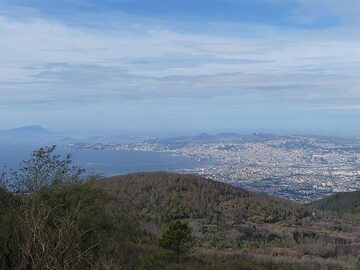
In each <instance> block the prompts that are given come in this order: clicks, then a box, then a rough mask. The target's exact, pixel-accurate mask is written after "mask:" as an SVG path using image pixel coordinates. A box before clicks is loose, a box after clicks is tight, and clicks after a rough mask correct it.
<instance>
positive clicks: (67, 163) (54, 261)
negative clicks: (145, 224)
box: [0, 146, 137, 269]
mask: <svg viewBox="0 0 360 270" xmlns="http://www.w3.org/2000/svg"><path fill="white" fill-rule="evenodd" d="M54 150H55V146H53V147H45V148H41V149H39V150H37V151H35V152H34V153H33V155H32V157H31V159H30V160H29V161H24V162H23V163H22V167H21V169H20V170H19V171H12V172H11V174H10V177H8V176H7V175H6V174H4V173H3V174H0V269H104V268H105V269H106V268H114V267H113V266H114V265H117V266H121V265H123V264H124V261H125V259H124V258H128V257H130V256H128V252H130V250H129V249H130V247H131V243H132V242H133V240H135V238H136V237H137V231H136V229H135V228H136V226H134V223H133V222H132V221H131V220H130V219H129V218H128V217H127V215H126V214H125V213H123V212H121V211H120V210H119V211H118V210H117V209H112V208H111V207H110V203H111V202H112V200H113V199H112V198H111V197H110V196H109V195H108V194H107V193H106V192H105V191H104V190H102V189H100V188H99V187H98V186H97V185H96V183H94V182H93V181H87V180H91V179H93V178H91V177H90V178H89V177H86V176H85V175H84V171H83V170H82V169H81V168H79V167H77V166H74V165H72V159H71V156H70V155H67V156H65V158H62V157H61V156H58V155H55V154H54ZM9 178H10V180H11V181H15V182H16V184H17V185H15V186H13V187H10V188H9V185H8V184H7V180H8V179H9ZM10 191H13V192H10ZM14 193H17V194H14Z"/></svg>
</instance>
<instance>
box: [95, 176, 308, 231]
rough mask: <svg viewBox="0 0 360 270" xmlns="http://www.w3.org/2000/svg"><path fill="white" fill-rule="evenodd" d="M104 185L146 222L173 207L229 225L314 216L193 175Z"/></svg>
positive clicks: (119, 179) (130, 178)
mask: <svg viewBox="0 0 360 270" xmlns="http://www.w3.org/2000/svg"><path fill="white" fill-rule="evenodd" d="M101 185H102V186H103V187H104V188H105V189H106V190H107V191H109V192H110V193H111V194H113V195H115V196H117V197H118V198H119V199H120V200H121V201H122V203H124V204H126V202H130V201H131V202H132V203H131V205H129V207H130V208H131V209H133V210H138V209H141V210H142V211H141V212H140V215H141V216H142V218H145V219H151V218H154V217H156V218H160V219H161V218H162V215H161V214H160V213H168V212H169V211H171V209H172V207H173V206H177V207H178V208H180V209H181V211H183V215H184V216H186V217H187V218H190V219H206V220H207V221H208V222H210V223H218V222H223V223H225V224H227V225H233V224H242V223H244V222H246V221H252V222H257V223H259V222H264V223H276V222H279V221H283V222H296V221H299V220H301V219H304V218H306V217H309V218H310V217H311V214H312V212H311V211H309V209H308V208H307V207H304V206H301V205H298V204H296V203H293V202H290V201H287V200H283V199H279V198H274V197H270V196H267V195H263V194H256V193H252V192H249V191H246V190H244V189H239V188H236V187H234V186H232V185H228V184H224V183H221V182H217V181H213V180H209V179H206V178H203V177H199V176H193V175H181V174H172V173H163V172H159V173H137V174H129V175H124V176H118V177H112V178H108V179H106V180H103V181H102V182H101ZM159 214H160V215H159Z"/></svg>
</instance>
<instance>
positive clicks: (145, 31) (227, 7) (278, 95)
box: [0, 0, 360, 136]
mask: <svg viewBox="0 0 360 270" xmlns="http://www.w3.org/2000/svg"><path fill="white" fill-rule="evenodd" d="M359 14H360V4H359V3H358V2H354V1H350V0H344V1H335V0H334V1H333V0H313V1H307V0H251V1H250V0H241V1H240V0H239V1H232V0H231V1H230V0H199V1H196V2H194V1H188V0H173V1H168V0H160V1H156V2H153V3H150V2H148V1H146V0H125V1H123V0H121V1H113V0H104V1H96V0H88V1H85V0H77V1H70V0H59V1H56V2H54V1H50V2H49V1H45V0H34V1H24V0H11V1H9V0H5V1H2V2H1V3H0V37H1V40H2V42H1V43H0V50H1V51H2V52H3V53H2V54H0V60H1V61H0V74H1V78H0V89H1V92H0V121H1V123H2V126H3V128H4V129H7V128H13V127H17V126H24V125H28V124H31V123H36V124H39V125H42V126H45V127H46V128H48V129H50V130H54V131H57V132H71V133H77V134H81V133H87V134H99V133H100V134H117V133H121V134H128V135H133V136H134V135H136V136H140V135H142V136H172V135H176V134H178V135H182V134H196V133H202V132H207V133H219V132H242V133H246V132H247V133H251V132H264V133H285V134H295V133H298V134H321V135H337V136H358V135H360V126H359V125H357V123H358V118H359V116H360V91H359V88H358V85H360V79H359V76H358V73H359V71H360V39H359V38H358V37H359V27H358V26H359V25H360V16H358V15H359Z"/></svg>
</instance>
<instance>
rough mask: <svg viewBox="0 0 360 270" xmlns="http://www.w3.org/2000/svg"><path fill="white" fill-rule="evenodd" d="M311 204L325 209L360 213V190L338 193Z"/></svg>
mask: <svg viewBox="0 0 360 270" xmlns="http://www.w3.org/2000/svg"><path fill="white" fill-rule="evenodd" d="M310 205H311V206H312V207H314V208H317V209H320V210H325V211H335V212H339V213H351V214H360V191H355V192H340V193H336V194H334V195H331V196H328V197H326V198H323V199H321V200H318V201H315V202H312V203H311V204H310Z"/></svg>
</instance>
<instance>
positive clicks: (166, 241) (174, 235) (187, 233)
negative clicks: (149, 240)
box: [159, 220, 193, 256]
mask: <svg viewBox="0 0 360 270" xmlns="http://www.w3.org/2000/svg"><path fill="white" fill-rule="evenodd" d="M192 243H193V238H192V236H191V230H190V228H189V226H188V225H187V224H186V223H185V222H183V221H180V220H174V221H172V222H170V223H169V224H168V225H167V228H166V230H165V232H164V234H163V235H162V236H161V238H160V240H159V245H160V247H162V248H165V249H168V250H171V251H173V252H175V254H176V255H177V256H180V255H182V254H186V253H188V252H189V251H190V249H191V245H192Z"/></svg>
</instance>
